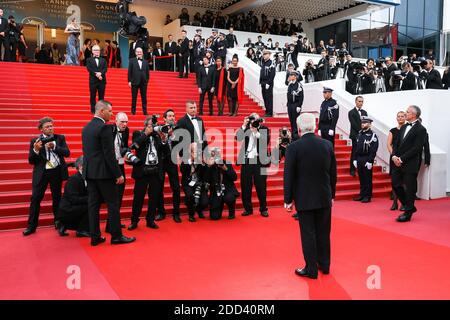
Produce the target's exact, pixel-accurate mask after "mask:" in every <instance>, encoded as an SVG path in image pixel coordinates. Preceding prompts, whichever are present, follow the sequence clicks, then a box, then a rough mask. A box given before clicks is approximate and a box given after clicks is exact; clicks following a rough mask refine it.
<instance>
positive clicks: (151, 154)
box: [145, 136, 158, 165]
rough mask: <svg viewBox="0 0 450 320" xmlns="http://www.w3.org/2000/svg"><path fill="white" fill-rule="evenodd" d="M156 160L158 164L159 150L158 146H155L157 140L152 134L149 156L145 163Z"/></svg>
mask: <svg viewBox="0 0 450 320" xmlns="http://www.w3.org/2000/svg"><path fill="white" fill-rule="evenodd" d="M154 161H156V163H155V164H158V151H157V150H156V147H155V140H154V139H153V137H152V136H150V138H149V143H148V151H147V158H146V160H145V164H146V165H149V164H150V162H154Z"/></svg>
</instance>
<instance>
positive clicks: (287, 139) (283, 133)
mask: <svg viewBox="0 0 450 320" xmlns="http://www.w3.org/2000/svg"><path fill="white" fill-rule="evenodd" d="M291 142H292V138H291V132H290V131H289V129H288V128H287V127H283V128H281V129H280V145H281V146H284V147H286V146H288V145H289V144H290V143H291Z"/></svg>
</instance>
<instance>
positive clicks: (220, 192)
mask: <svg viewBox="0 0 450 320" xmlns="http://www.w3.org/2000/svg"><path fill="white" fill-rule="evenodd" d="M216 194H217V196H218V197H223V196H224V195H225V185H224V184H223V183H222V184H219V183H218V184H216Z"/></svg>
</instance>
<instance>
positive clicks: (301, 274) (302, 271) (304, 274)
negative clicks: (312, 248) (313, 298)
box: [295, 269, 317, 279]
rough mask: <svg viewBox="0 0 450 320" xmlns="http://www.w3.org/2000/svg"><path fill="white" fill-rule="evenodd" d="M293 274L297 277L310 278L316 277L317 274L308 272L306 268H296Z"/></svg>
mask: <svg viewBox="0 0 450 320" xmlns="http://www.w3.org/2000/svg"><path fill="white" fill-rule="evenodd" d="M295 274H296V275H298V276H299V277H305V278H310V279H317V274H315V275H314V274H309V273H308V272H307V271H306V269H296V270H295Z"/></svg>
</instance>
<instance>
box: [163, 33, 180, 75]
mask: <svg viewBox="0 0 450 320" xmlns="http://www.w3.org/2000/svg"><path fill="white" fill-rule="evenodd" d="M164 52H165V53H166V54H167V55H169V56H171V57H172V58H171V59H169V63H168V71H175V70H174V62H173V55H176V53H177V43H176V42H175V41H173V35H171V34H169V41H167V42H166V44H165V45H164Z"/></svg>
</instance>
